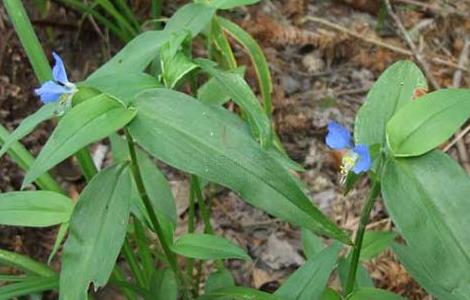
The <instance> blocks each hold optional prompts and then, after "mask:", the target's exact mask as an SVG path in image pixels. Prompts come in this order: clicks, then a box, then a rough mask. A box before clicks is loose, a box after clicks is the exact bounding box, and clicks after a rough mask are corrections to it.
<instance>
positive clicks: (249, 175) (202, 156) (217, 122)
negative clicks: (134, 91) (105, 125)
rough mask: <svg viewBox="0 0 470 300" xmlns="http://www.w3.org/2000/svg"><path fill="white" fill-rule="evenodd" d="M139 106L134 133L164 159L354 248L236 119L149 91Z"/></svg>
mask: <svg viewBox="0 0 470 300" xmlns="http://www.w3.org/2000/svg"><path fill="white" fill-rule="evenodd" d="M134 105H135V106H136V107H137V109H138V111H139V113H138V114H137V117H136V118H135V119H134V120H133V121H132V122H131V123H130V124H129V129H130V132H131V134H132V135H133V137H134V138H135V139H136V141H137V143H138V144H139V145H141V146H142V147H143V148H144V149H146V150H148V151H149V152H150V153H151V154H152V155H154V156H155V157H157V158H158V159H161V160H162V161H164V162H165V163H167V164H169V165H172V166H174V167H176V168H178V169H181V170H184V171H186V172H189V173H193V174H196V175H198V176H201V177H203V178H206V179H208V180H210V181H213V182H215V183H219V184H221V185H225V186H227V187H229V188H231V189H233V190H235V191H237V192H238V193H240V195H241V197H242V198H244V199H245V200H246V201H247V202H249V203H250V204H252V205H254V206H257V207H259V208H262V209H264V210H265V211H267V212H268V213H270V214H273V215H275V216H278V217H281V218H283V219H285V220H287V221H289V222H292V223H294V224H298V225H301V226H304V227H307V228H309V229H311V230H314V231H316V232H317V233H320V234H325V235H329V236H332V237H334V238H336V239H339V240H341V241H343V242H346V243H349V238H348V236H347V235H346V234H345V233H344V232H343V231H342V230H341V229H339V228H338V227H337V226H336V225H335V224H334V223H333V222H331V221H330V220H329V219H328V218H327V217H326V216H325V215H323V214H322V213H321V212H320V211H319V210H318V209H317V208H316V207H315V206H313V205H312V203H311V202H310V199H309V198H308V197H307V196H306V195H305V194H304V192H303V191H302V190H301V189H300V188H299V186H298V185H297V183H296V182H295V180H294V179H293V178H292V175H291V174H290V173H289V172H288V171H287V170H286V169H285V168H284V166H283V165H281V164H280V163H279V162H278V161H277V160H276V159H274V158H273V157H272V156H271V155H269V153H268V152H266V151H265V150H263V149H262V148H261V147H260V146H259V145H258V144H257V143H256V142H255V141H254V140H253V139H252V137H251V136H250V135H248V134H247V133H246V132H245V131H243V130H240V129H239V128H238V127H237V126H235V125H234V124H233V123H231V122H227V121H226V120H228V119H231V114H230V113H228V112H225V111H223V110H220V109H219V110H217V109H214V108H211V107H208V106H205V105H204V104H202V103H200V102H199V101H198V100H196V99H194V98H192V97H189V96H187V95H185V94H182V93H179V92H175V91H171V90H167V89H154V90H149V91H146V92H144V93H142V94H141V95H140V96H138V97H137V100H136V101H135V102H134Z"/></svg>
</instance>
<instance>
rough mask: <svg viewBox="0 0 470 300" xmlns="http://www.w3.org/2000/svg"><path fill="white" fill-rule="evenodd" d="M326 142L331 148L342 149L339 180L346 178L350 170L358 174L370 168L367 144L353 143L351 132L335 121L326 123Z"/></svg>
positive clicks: (370, 162)
mask: <svg viewBox="0 0 470 300" xmlns="http://www.w3.org/2000/svg"><path fill="white" fill-rule="evenodd" d="M326 144H327V145H328V146H329V147H330V148H332V149H335V150H343V151H344V155H343V158H342V164H341V179H342V180H341V181H344V180H345V179H346V176H347V175H348V173H349V172H350V171H353V172H354V173H355V174H360V173H362V172H367V171H368V170H369V169H370V167H371V165H372V159H371V157H370V153H369V147H367V145H354V143H353V141H352V138H351V133H350V132H349V131H348V130H347V129H346V128H344V127H343V126H341V125H340V124H338V123H336V122H329V123H328V135H327V136H326Z"/></svg>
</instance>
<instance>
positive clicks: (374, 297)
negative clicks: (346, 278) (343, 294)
mask: <svg viewBox="0 0 470 300" xmlns="http://www.w3.org/2000/svg"><path fill="white" fill-rule="evenodd" d="M365 299H367V300H405V298H403V297H401V296H398V295H397V294H394V293H392V292H389V291H386V290H379V289H373V288H365V289H360V290H357V291H355V292H354V293H352V294H351V295H350V296H349V297H348V298H347V300H365Z"/></svg>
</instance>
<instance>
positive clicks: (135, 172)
mask: <svg viewBox="0 0 470 300" xmlns="http://www.w3.org/2000/svg"><path fill="white" fill-rule="evenodd" d="M124 132H125V134H126V138H127V145H128V147H129V154H130V157H131V171H132V176H133V177H134V180H135V184H136V186H137V190H138V192H139V195H140V198H141V199H142V202H143V203H144V206H145V209H146V211H147V213H148V215H149V218H150V222H151V223H152V226H153V229H154V230H155V233H156V234H157V236H158V239H159V240H160V244H161V245H162V248H163V252H164V253H165V256H166V258H167V260H168V263H169V264H170V267H171V269H172V270H173V272H174V273H175V275H176V278H177V279H178V281H179V282H178V283H179V285H180V287H181V290H182V292H183V298H184V299H189V295H188V290H187V288H186V286H185V284H184V278H183V275H182V273H181V271H180V269H179V268H178V262H177V261H176V255H175V254H174V253H173V252H172V251H171V249H170V246H169V244H168V241H167V240H166V238H165V235H164V233H163V230H162V227H161V225H160V221H159V220H158V218H157V215H156V213H155V210H154V209H153V207H152V202H151V201H150V198H149V197H148V195H147V192H146V190H145V186H144V181H143V179H142V174H141V173H140V170H139V165H138V163H137V155H136V151H135V145H134V140H133V138H132V136H131V134H130V133H129V131H128V130H127V129H124Z"/></svg>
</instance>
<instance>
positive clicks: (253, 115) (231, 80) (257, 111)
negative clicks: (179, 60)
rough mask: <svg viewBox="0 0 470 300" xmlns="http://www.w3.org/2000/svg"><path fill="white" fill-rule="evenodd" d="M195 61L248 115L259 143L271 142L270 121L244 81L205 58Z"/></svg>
mask: <svg viewBox="0 0 470 300" xmlns="http://www.w3.org/2000/svg"><path fill="white" fill-rule="evenodd" d="M196 63H197V64H198V65H199V66H200V67H201V68H202V69H203V70H204V71H205V72H207V73H208V74H210V75H211V76H212V77H214V78H215V79H216V80H217V81H218V82H219V84H220V85H221V86H222V87H223V88H224V89H225V90H226V91H227V94H229V95H230V97H231V98H232V100H233V101H234V102H235V103H237V104H238V105H239V106H240V107H242V108H243V110H244V111H245V112H246V113H247V114H248V116H249V117H250V120H251V122H253V123H254V125H255V126H256V132H258V133H259V139H260V141H261V145H264V146H266V145H268V144H269V143H270V142H271V137H272V128H271V121H270V120H269V118H268V117H267V116H266V114H265V113H264V111H263V109H262V107H261V104H260V103H259V101H258V98H256V96H255V94H254V93H253V91H252V90H251V89H250V86H249V85H248V83H246V81H245V80H244V79H243V78H242V77H241V76H240V75H238V74H237V73H234V72H228V71H222V70H219V69H217V68H216V67H215V65H214V63H213V62H212V61H210V60H207V59H197V60H196Z"/></svg>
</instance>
